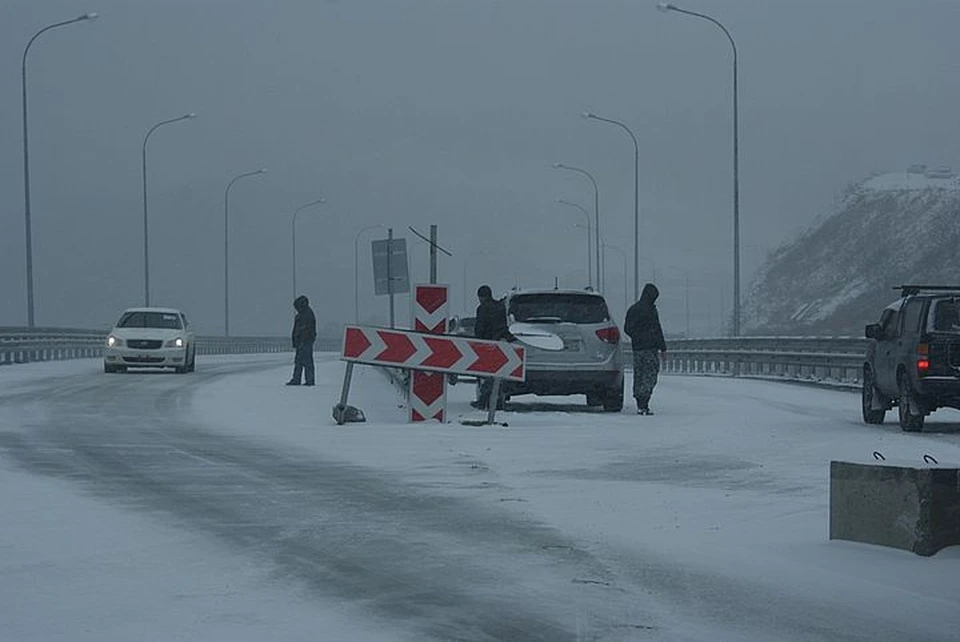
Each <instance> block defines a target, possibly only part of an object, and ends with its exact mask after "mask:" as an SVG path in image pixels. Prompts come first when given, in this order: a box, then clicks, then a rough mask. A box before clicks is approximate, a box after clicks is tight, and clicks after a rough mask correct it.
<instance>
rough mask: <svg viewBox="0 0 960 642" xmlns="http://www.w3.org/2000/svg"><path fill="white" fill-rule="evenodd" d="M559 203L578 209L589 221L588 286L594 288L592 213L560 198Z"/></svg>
mask: <svg viewBox="0 0 960 642" xmlns="http://www.w3.org/2000/svg"><path fill="white" fill-rule="evenodd" d="M557 203H559V204H561V205H568V206H570V207H575V208H577V209H578V210H580V212H582V213H583V216H584V218H586V220H587V226H586V227H587V285H588V286H589V287H591V288H592V287H593V260H592V254H591V249H590V248H591V245H592V241H591V240H590V212H588V211H587V209H586V208H585V207H584V206H582V205H580V204H578V203H572V202H570V201H565V200H563V199H562V198H558V199H557Z"/></svg>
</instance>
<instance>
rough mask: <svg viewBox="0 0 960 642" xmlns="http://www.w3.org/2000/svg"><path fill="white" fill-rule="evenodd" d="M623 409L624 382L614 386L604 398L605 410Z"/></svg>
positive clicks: (617, 410) (615, 410)
mask: <svg viewBox="0 0 960 642" xmlns="http://www.w3.org/2000/svg"><path fill="white" fill-rule="evenodd" d="M621 410H623V383H622V382H621V383H620V385H619V386H618V387H616V388H612V389H611V390H610V391H609V392H608V393H607V396H606V397H604V399H603V411H604V412H620V411H621Z"/></svg>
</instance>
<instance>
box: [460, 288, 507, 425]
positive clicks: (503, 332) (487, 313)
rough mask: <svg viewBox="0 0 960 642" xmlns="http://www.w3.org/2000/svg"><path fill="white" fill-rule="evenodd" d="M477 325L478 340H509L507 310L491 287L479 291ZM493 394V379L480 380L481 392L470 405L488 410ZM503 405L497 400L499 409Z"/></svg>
mask: <svg viewBox="0 0 960 642" xmlns="http://www.w3.org/2000/svg"><path fill="white" fill-rule="evenodd" d="M477 300H478V303H479V305H478V306H477V323H476V325H475V326H474V335H476V337H477V338H478V339H486V340H488V341H506V340H509V339H510V338H511V337H510V330H509V329H508V327H507V309H506V307H505V306H504V303H503V301H502V300H498V299H494V298H493V290H491V289H490V286H489V285H481V286H480V287H479V288H478V289H477ZM492 394H493V379H492V378H491V377H482V378H481V379H480V390H479V394H478V396H477V399H476V401H471V402H470V405H471V406H473V407H474V408H479V409H481V410H486V409H487V407H488V406H489V405H490V397H491V395H492ZM502 405H503V399H498V400H497V408H498V409H500V408H501V407H502Z"/></svg>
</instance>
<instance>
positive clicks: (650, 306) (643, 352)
mask: <svg viewBox="0 0 960 642" xmlns="http://www.w3.org/2000/svg"><path fill="white" fill-rule="evenodd" d="M658 296H660V290H658V289H657V286H655V285H654V284H653V283H647V284H646V285H644V286H643V292H642V293H641V294H640V300H639V301H637V302H636V303H634V304H633V305H631V306H630V309H629V310H627V319H626V321H625V322H624V324H623V331H624V332H625V333H626V334H627V336H629V337H630V341H631V343H632V346H633V397H634V399H636V400H637V413H638V414H641V415H652V414H653V413H652V412H651V411H650V397H651V396H652V395H653V389H654V388H655V387H656V385H657V375H658V374H659V373H660V359H662V358H663V357H664V356H665V355H666V354H667V343H666V341H664V340H663V328H661V327H660V315H659V314H658V313H657V306H656V302H657V297H658ZM658 353H659V354H658Z"/></svg>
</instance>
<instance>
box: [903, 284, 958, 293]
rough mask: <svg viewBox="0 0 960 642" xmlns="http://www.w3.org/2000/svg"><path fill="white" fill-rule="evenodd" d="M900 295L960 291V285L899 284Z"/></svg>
mask: <svg viewBox="0 0 960 642" xmlns="http://www.w3.org/2000/svg"><path fill="white" fill-rule="evenodd" d="M893 289H894V290H900V296H912V295H914V294H919V293H920V292H960V285H897V286H894V288H893Z"/></svg>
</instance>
